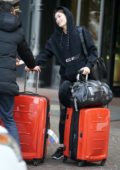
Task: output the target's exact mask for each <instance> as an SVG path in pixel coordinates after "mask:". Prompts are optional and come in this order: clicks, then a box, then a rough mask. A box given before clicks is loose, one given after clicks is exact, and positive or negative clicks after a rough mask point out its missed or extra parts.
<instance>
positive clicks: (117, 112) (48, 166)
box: [19, 82, 120, 170]
mask: <svg viewBox="0 0 120 170" xmlns="http://www.w3.org/2000/svg"><path fill="white" fill-rule="evenodd" d="M19 85H20V91H23V83H20V82H19ZM28 91H34V88H32V87H30V86H29V87H28ZM38 93H39V94H41V95H45V96H47V97H48V98H49V99H50V104H51V111H50V122H51V129H52V130H53V131H54V132H55V133H56V134H57V135H58V123H59V103H58V97H57V96H58V90H57V89H49V88H39V89H38ZM119 105H120V98H114V99H113V100H112V102H111V103H110V105H109V108H110V110H111V123H110V138H109V154H108V159H107V161H106V163H105V165H104V166H98V164H87V165H86V166H84V167H78V166H77V164H76V163H75V162H74V161H71V160H68V161H67V163H63V161H62V160H53V159H51V155H52V154H53V153H54V151H55V150H56V148H57V146H58V144H55V143H54V144H51V143H50V144H48V147H47V153H46V159H45V161H44V163H42V164H40V165H39V166H33V165H32V164H31V163H29V164H27V165H28V170H73V169H74V170H78V169H79V170H82V169H83V170H120V107H119Z"/></svg>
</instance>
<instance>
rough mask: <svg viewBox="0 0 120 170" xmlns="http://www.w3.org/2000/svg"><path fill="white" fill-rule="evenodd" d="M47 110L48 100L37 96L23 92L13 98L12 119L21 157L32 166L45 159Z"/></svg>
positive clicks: (47, 124) (47, 123)
mask: <svg viewBox="0 0 120 170" xmlns="http://www.w3.org/2000/svg"><path fill="white" fill-rule="evenodd" d="M36 91H37V90H36ZM49 108H50V106H49V100H48V99H47V98H46V97H44V96H40V95H38V94H32V93H29V92H24V93H21V94H20V95H19V96H16V97H15V105H14V119H15V121H16V124H17V127H18V133H19V136H20V145H21V150H22V155H23V158H24V159H25V160H33V163H34V165H38V164H39V163H40V162H43V161H44V158H45V153H46V144H47V137H48V135H47V130H48V128H49Z"/></svg>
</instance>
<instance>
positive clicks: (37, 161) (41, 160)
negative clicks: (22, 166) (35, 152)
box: [33, 159, 44, 166]
mask: <svg viewBox="0 0 120 170" xmlns="http://www.w3.org/2000/svg"><path fill="white" fill-rule="evenodd" d="M43 162H44V159H33V165H34V166H38V165H39V164H41V163H43Z"/></svg>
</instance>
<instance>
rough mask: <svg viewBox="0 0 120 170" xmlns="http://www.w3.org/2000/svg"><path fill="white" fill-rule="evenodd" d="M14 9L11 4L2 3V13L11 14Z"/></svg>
mask: <svg viewBox="0 0 120 170" xmlns="http://www.w3.org/2000/svg"><path fill="white" fill-rule="evenodd" d="M12 7H13V6H12V4H11V3H9V2H0V11H6V12H10V11H11V9H12Z"/></svg>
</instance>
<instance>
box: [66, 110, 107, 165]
mask: <svg viewBox="0 0 120 170" xmlns="http://www.w3.org/2000/svg"><path fill="white" fill-rule="evenodd" d="M72 114H73V109H71V108H68V109H67V116H66V123H65V134H64V146H65V151H64V156H65V158H67V157H71V155H70V154H72V153H70V149H69V146H70V129H71V128H70V127H71V119H72ZM109 131H110V111H109V109H107V108H86V109H81V110H80V112H79V123H78V141H77V153H76V159H77V160H78V161H79V160H80V161H81V160H82V161H89V162H95V161H102V160H103V161H104V160H106V159H107V157H108V141H109Z"/></svg>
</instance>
